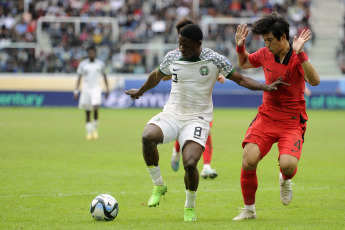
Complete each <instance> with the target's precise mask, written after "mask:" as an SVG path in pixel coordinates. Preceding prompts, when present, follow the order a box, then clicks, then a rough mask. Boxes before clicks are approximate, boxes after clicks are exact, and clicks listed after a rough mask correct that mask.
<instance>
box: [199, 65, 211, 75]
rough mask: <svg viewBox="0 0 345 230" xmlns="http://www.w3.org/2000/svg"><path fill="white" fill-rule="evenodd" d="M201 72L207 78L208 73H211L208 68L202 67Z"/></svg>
mask: <svg viewBox="0 0 345 230" xmlns="http://www.w3.org/2000/svg"><path fill="white" fill-rule="evenodd" d="M199 72H200V74H201V75H202V76H206V75H208V73H209V72H210V70H209V68H208V67H207V66H201V67H200V69H199Z"/></svg>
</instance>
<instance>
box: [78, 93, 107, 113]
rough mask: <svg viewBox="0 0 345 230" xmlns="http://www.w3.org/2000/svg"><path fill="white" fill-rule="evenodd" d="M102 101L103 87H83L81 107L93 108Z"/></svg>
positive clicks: (80, 100)
mask: <svg viewBox="0 0 345 230" xmlns="http://www.w3.org/2000/svg"><path fill="white" fill-rule="evenodd" d="M101 103H102V89H83V90H82V91H81V93H80V98H79V104H78V107H79V109H85V110H92V109H93V107H94V106H96V105H98V106H99V105H101Z"/></svg>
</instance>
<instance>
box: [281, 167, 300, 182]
mask: <svg viewBox="0 0 345 230" xmlns="http://www.w3.org/2000/svg"><path fill="white" fill-rule="evenodd" d="M279 169H280V172H281V173H282V176H283V179H284V180H289V179H292V178H293V177H294V176H295V175H296V173H297V167H296V168H295V171H294V172H293V173H292V174H291V175H284V173H283V171H282V169H281V168H279Z"/></svg>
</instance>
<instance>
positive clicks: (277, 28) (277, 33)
mask: <svg viewBox="0 0 345 230" xmlns="http://www.w3.org/2000/svg"><path fill="white" fill-rule="evenodd" d="M289 27H290V25H289V22H288V20H287V19H286V18H285V17H284V16H281V15H279V14H278V13H277V12H273V13H271V14H269V15H266V16H264V17H263V18H261V19H259V20H258V21H256V22H254V23H253V25H252V32H253V34H256V35H264V34H268V33H270V32H272V34H273V36H274V37H275V38H277V39H278V41H279V40H280V37H281V36H282V35H283V34H285V35H286V40H287V41H289V39H290V35H289Z"/></svg>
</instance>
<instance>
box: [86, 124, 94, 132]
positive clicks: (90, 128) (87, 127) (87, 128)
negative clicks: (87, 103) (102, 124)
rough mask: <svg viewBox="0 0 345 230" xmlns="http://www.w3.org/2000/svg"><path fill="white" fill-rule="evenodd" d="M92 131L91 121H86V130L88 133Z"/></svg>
mask: <svg viewBox="0 0 345 230" xmlns="http://www.w3.org/2000/svg"><path fill="white" fill-rule="evenodd" d="M92 131H93V125H92V123H91V122H87V123H86V132H87V133H88V134H91V133H92Z"/></svg>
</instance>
